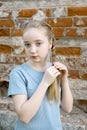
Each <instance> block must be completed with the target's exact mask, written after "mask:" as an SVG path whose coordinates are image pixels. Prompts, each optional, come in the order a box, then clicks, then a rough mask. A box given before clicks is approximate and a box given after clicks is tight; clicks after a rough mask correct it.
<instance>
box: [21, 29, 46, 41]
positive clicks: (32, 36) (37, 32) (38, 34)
mask: <svg viewBox="0 0 87 130" xmlns="http://www.w3.org/2000/svg"><path fill="white" fill-rule="evenodd" d="M44 38H47V36H46V31H45V29H43V28H29V29H27V30H26V31H25V32H24V34H23V40H24V41H29V40H31V41H33V40H37V39H44Z"/></svg>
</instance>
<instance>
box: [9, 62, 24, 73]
mask: <svg viewBox="0 0 87 130" xmlns="http://www.w3.org/2000/svg"><path fill="white" fill-rule="evenodd" d="M23 64H24V63H23ZM23 64H21V65H17V66H15V67H14V68H13V69H12V70H11V72H10V76H18V75H19V76H23V75H25V71H24V69H23V67H22V66H23Z"/></svg>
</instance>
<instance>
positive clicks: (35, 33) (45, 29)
mask: <svg viewBox="0 0 87 130" xmlns="http://www.w3.org/2000/svg"><path fill="white" fill-rule="evenodd" d="M53 38H54V37H53V31H52V29H51V27H50V26H49V25H47V24H46V23H44V22H39V21H35V20H30V21H29V23H28V24H27V25H26V27H25V29H24V32H23V41H24V45H25V52H26V56H27V61H26V62H25V63H23V64H22V65H19V66H17V67H15V68H14V69H13V70H12V72H11V74H10V82H9V90H8V96H12V99H13V103H14V106H15V111H16V113H17V115H18V119H17V121H16V126H15V130H62V125H61V120H60V110H59V109H60V105H61V107H62V109H63V110H64V111H66V112H71V110H72V106H73V98H72V94H71V91H70V88H69V84H68V70H67V67H66V66H65V65H63V64H61V63H59V62H54V63H53V64H52V63H50V62H48V60H47V57H48V52H49V50H50V49H51V48H52V44H53V43H52V42H53ZM59 75H60V77H61V91H62V97H61V102H59V100H58V98H54V96H52V95H51V97H50V98H49V96H48V95H49V93H50V92H49V88H51V87H53V86H52V84H53V83H54V81H55V79H56V78H57V77H58V76H59ZM57 88H58V86H57ZM51 93H53V92H51ZM54 93H56V96H57V95H58V93H57V91H55V92H54ZM54 93H53V95H54ZM56 96H55V97H56Z"/></svg>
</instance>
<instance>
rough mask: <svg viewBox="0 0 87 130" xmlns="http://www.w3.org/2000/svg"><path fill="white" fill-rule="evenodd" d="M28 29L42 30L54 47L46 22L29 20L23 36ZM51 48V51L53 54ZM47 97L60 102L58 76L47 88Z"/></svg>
mask: <svg viewBox="0 0 87 130" xmlns="http://www.w3.org/2000/svg"><path fill="white" fill-rule="evenodd" d="M29 28H40V29H44V31H45V35H46V36H48V40H49V41H50V40H52V42H53V43H52V44H53V45H54V41H55V40H54V34H53V30H52V28H51V26H50V25H48V24H47V23H46V22H43V21H37V20H32V19H30V20H29V21H28V23H27V24H26V25H25V27H24V31H23V34H24V33H25V32H26V31H27V30H28V29H29ZM53 48H54V47H53V46H52V49H51V51H52V52H53ZM51 62H54V61H53V58H52V57H51ZM47 96H48V99H49V100H50V101H52V100H55V101H59V100H60V77H59V76H58V77H57V78H56V79H55V81H54V82H53V83H52V84H51V85H50V86H49V88H48V90H47Z"/></svg>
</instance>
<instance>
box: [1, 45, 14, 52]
mask: <svg viewBox="0 0 87 130" xmlns="http://www.w3.org/2000/svg"><path fill="white" fill-rule="evenodd" d="M11 50H12V48H11V47H10V46H8V45H0V53H4V54H10V53H11Z"/></svg>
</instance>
